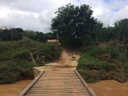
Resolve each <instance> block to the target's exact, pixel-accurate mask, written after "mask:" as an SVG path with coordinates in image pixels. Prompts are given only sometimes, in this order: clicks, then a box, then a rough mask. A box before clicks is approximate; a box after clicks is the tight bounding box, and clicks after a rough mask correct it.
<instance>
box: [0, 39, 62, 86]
mask: <svg viewBox="0 0 128 96" xmlns="http://www.w3.org/2000/svg"><path fill="white" fill-rule="evenodd" d="M0 50H1V52H0V73H1V74H0V84H2V83H12V82H15V81H17V80H21V79H32V78H33V72H32V69H33V67H34V66H35V65H34V64H33V62H32V59H31V56H30V52H32V54H33V56H34V58H35V60H36V62H37V64H38V65H39V66H41V65H45V62H47V61H52V60H56V59H58V58H59V57H60V48H59V46H58V45H55V44H48V43H39V42H34V41H32V40H30V39H24V40H21V41H13V42H0ZM43 56H44V57H45V59H44V58H43ZM37 57H38V59H37Z"/></svg>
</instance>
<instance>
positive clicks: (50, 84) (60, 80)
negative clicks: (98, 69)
mask: <svg viewBox="0 0 128 96" xmlns="http://www.w3.org/2000/svg"><path fill="white" fill-rule="evenodd" d="M18 96H96V95H95V94H94V93H93V91H92V90H91V89H90V88H89V87H88V85H87V84H86V82H84V80H83V79H82V78H81V76H80V75H79V73H78V72H77V71H74V70H59V71H52V70H50V71H44V72H41V73H40V74H39V75H38V76H37V77H36V78H35V79H34V81H33V82H32V83H31V84H30V85H28V86H27V87H26V88H25V89H24V90H23V91H22V92H21V93H20V94H19V95H18Z"/></svg>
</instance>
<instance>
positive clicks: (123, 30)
mask: <svg viewBox="0 0 128 96" xmlns="http://www.w3.org/2000/svg"><path fill="white" fill-rule="evenodd" d="M114 31H115V34H116V37H117V39H118V40H119V41H122V42H123V43H128V19H122V20H120V21H118V22H116V23H115V30H114Z"/></svg>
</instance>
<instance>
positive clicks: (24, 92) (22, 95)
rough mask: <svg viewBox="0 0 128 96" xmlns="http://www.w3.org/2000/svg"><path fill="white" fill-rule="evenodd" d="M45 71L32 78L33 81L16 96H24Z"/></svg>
mask: <svg viewBox="0 0 128 96" xmlns="http://www.w3.org/2000/svg"><path fill="white" fill-rule="evenodd" d="M44 72H45V71H42V72H40V74H39V75H38V76H37V77H36V78H34V80H33V81H32V82H31V83H30V84H29V85H28V86H27V87H25V89H24V90H23V91H22V92H20V93H19V94H18V96H24V95H25V94H26V93H27V91H28V90H29V89H31V88H32V86H33V85H34V84H35V83H36V82H37V81H38V80H39V79H40V77H41V76H42V75H43V74H44Z"/></svg>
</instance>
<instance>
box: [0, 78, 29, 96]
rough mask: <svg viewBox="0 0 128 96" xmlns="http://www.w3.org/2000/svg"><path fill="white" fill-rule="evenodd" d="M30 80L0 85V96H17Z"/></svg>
mask: <svg viewBox="0 0 128 96" xmlns="http://www.w3.org/2000/svg"><path fill="white" fill-rule="evenodd" d="M30 82H31V80H22V81H19V82H16V83H14V84H4V85H0V96H17V95H18V94H19V93H20V92H21V91H22V90H23V89H24V88H25V87H26V86H27V85H28V84H29V83H30Z"/></svg>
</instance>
